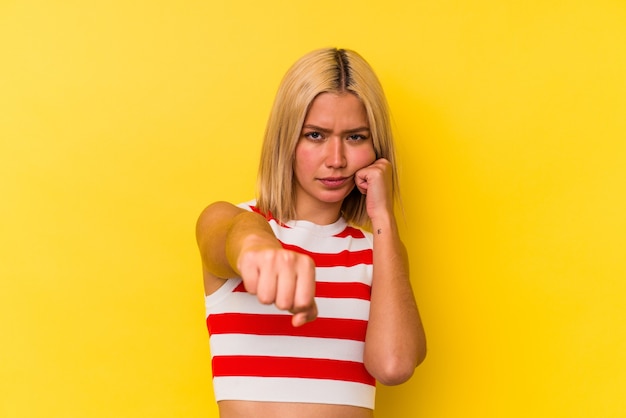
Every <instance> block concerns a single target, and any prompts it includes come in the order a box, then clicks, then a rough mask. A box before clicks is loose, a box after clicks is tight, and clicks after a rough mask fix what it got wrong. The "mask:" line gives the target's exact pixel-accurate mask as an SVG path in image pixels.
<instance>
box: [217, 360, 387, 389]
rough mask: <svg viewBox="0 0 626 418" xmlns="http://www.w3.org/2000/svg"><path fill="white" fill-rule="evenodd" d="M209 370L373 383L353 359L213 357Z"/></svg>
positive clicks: (218, 373)
mask: <svg viewBox="0 0 626 418" xmlns="http://www.w3.org/2000/svg"><path fill="white" fill-rule="evenodd" d="M212 369H213V376H214V377H220V376H255V377H291V378H305V379H307V378H308V379H330V380H342V381H348V382H358V383H364V384H367V385H372V386H374V385H375V384H376V381H375V379H374V378H373V377H372V376H371V375H370V374H369V373H368V372H367V370H366V369H365V366H363V364H362V363H357V362H353V361H341V360H327V359H311V358H294V357H269V356H215V357H214V358H213V361H212Z"/></svg>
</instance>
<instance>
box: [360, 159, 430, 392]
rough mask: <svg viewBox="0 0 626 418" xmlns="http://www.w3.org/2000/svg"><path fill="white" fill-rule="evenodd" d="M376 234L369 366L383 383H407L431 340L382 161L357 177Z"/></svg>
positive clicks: (386, 165)
mask: <svg viewBox="0 0 626 418" xmlns="http://www.w3.org/2000/svg"><path fill="white" fill-rule="evenodd" d="M356 183H357V187H359V189H360V190H361V192H363V193H366V194H367V200H366V205H367V212H368V215H369V217H370V219H371V221H372V227H373V234H374V259H373V263H374V273H373V276H374V277H373V281H372V296H371V304H370V319H369V323H368V327H367V334H366V338H365V354H364V356H365V366H366V368H367V370H368V371H369V372H370V374H372V376H374V377H375V378H376V379H377V380H378V381H380V382H381V383H383V384H386V385H396V384H400V383H403V382H405V381H407V380H408V379H409V378H410V377H411V376H412V375H413V371H414V370H415V367H417V366H418V365H419V364H420V363H421V362H422V361H423V360H424V357H425V355H426V338H425V335H424V329H423V326H422V322H421V319H420V315H419V312H418V309H417V304H416V302H415V297H414V295H413V289H412V288H411V282H410V279H409V263H408V257H407V252H406V249H405V247H404V244H403V243H402V241H401V239H400V236H399V233H398V227H397V224H396V220H395V216H394V212H393V197H392V194H391V167H390V164H389V162H388V161H387V160H384V159H380V160H377V161H376V162H374V164H372V165H371V166H369V167H366V168H364V169H362V170H360V171H359V172H357V181H356Z"/></svg>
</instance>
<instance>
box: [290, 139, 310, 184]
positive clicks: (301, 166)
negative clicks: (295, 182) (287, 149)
mask: <svg viewBox="0 0 626 418" xmlns="http://www.w3.org/2000/svg"><path fill="white" fill-rule="evenodd" d="M312 161H313V154H312V153H311V151H310V150H308V149H307V147H302V146H296V153H295V158H294V161H293V171H294V173H295V175H296V177H300V176H301V175H302V174H305V173H307V172H309V171H311V166H312V165H313V164H312Z"/></svg>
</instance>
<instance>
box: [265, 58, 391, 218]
mask: <svg viewBox="0 0 626 418" xmlns="http://www.w3.org/2000/svg"><path fill="white" fill-rule="evenodd" d="M322 93H338V94H344V93H349V94H354V95H355V96H357V97H358V98H359V99H360V100H361V102H362V103H363V105H364V107H365V110H366V112H367V118H368V122H369V125H370V133H371V137H372V141H373V145H374V151H375V153H376V158H377V159H378V158H386V159H387V160H389V162H390V163H391V167H392V169H393V173H392V178H393V183H392V194H393V198H394V199H395V198H396V197H397V194H398V186H397V184H398V176H397V171H396V164H395V163H396V159H395V151H394V146H393V136H392V132H391V123H390V118H389V111H388V106H387V100H386V98H385V94H384V92H383V89H382V86H381V84H380V82H379V80H378V77H377V76H376V74H375V73H374V70H373V69H372V67H371V66H370V65H369V64H368V63H367V61H365V59H363V58H362V57H361V56H360V55H359V54H358V53H356V52H354V51H351V50H347V49H336V48H326V49H319V50H315V51H312V52H309V53H308V54H306V55H305V56H303V57H302V58H300V59H299V60H298V61H296V62H295V63H294V64H293V65H292V66H291V68H290V69H289V70H288V71H287V73H286V74H285V76H284V77H283V79H282V82H281V84H280V86H279V88H278V92H277V94H276V98H275V100H274V105H273V107H272V110H271V113H270V117H269V120H268V123H267V127H266V130H265V137H264V141H263V146H262V149H261V162H260V164H259V172H258V184H257V207H258V209H259V211H260V212H261V213H264V214H265V215H266V216H270V215H271V216H273V217H274V218H275V219H277V220H278V221H280V222H286V221H289V220H293V219H294V218H295V216H296V213H295V204H294V203H295V202H294V199H295V182H294V174H293V167H294V160H295V148H296V144H297V143H298V141H299V139H300V136H301V132H302V125H303V124H304V120H305V117H306V115H307V112H308V110H309V107H310V106H311V102H312V101H313V99H315V98H316V97H317V96H318V95H320V94H322ZM341 214H342V216H343V217H344V218H345V219H346V221H347V222H348V223H350V224H353V225H357V226H360V227H366V228H369V227H370V220H369V217H368V215H367V211H366V208H365V195H362V194H361V193H360V192H359V190H358V189H357V188H356V187H354V189H353V190H352V191H351V192H350V194H349V195H348V196H347V197H346V198H345V199H344V201H343V204H342V207H341Z"/></svg>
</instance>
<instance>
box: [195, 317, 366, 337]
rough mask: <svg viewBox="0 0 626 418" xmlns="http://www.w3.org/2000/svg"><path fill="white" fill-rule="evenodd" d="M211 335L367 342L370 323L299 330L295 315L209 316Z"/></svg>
mask: <svg viewBox="0 0 626 418" xmlns="http://www.w3.org/2000/svg"><path fill="white" fill-rule="evenodd" d="M206 323H207V328H208V329H209V334H210V335H216V334H254V335H288V336H296V337H317V338H336V339H341V340H354V341H361V342H363V341H365V332H366V330H367V321H362V320H359V319H343V318H341V319H340V318H317V319H316V320H315V321H313V322H309V323H307V324H304V325H302V326H299V327H294V326H293V325H291V315H261V314H240V313H221V314H211V315H209V316H208V318H207V320H206Z"/></svg>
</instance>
